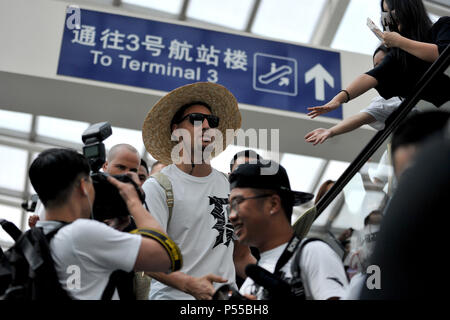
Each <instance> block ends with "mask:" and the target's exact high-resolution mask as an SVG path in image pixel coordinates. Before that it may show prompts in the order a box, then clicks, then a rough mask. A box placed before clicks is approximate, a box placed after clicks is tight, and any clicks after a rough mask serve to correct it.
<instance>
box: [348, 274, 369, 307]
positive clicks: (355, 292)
mask: <svg viewBox="0 0 450 320" xmlns="http://www.w3.org/2000/svg"><path fill="white" fill-rule="evenodd" d="M366 279H367V276H366V275H365V274H362V273H361V272H359V273H357V274H355V275H354V276H353V277H352V278H351V279H350V284H349V285H348V287H347V290H346V293H345V296H344V297H343V298H342V300H358V299H359V296H360V294H361V290H362V289H363V286H364V285H365V284H366Z"/></svg>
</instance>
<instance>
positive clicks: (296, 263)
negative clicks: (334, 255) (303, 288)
mask: <svg viewBox="0 0 450 320" xmlns="http://www.w3.org/2000/svg"><path fill="white" fill-rule="evenodd" d="M313 241H322V242H325V241H323V240H322V239H320V238H304V239H302V241H301V242H300V245H299V246H298V249H297V253H296V254H295V255H294V260H293V261H292V265H291V273H292V276H293V277H294V278H300V277H301V270H300V256H301V254H302V251H303V248H304V247H305V246H306V245H307V244H308V243H310V242H313ZM325 243H326V242H325Z"/></svg>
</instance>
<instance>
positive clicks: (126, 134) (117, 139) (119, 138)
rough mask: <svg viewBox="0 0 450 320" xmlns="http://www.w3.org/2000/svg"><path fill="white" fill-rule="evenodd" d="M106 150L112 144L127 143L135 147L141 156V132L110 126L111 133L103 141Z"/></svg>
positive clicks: (142, 144)
mask: <svg viewBox="0 0 450 320" xmlns="http://www.w3.org/2000/svg"><path fill="white" fill-rule="evenodd" d="M103 143H104V144H105V148H106V150H107V152H108V151H109V149H111V148H112V147H113V146H115V145H116V144H119V143H127V144H130V145H132V146H133V147H135V148H136V150H137V151H138V152H139V154H140V155H141V156H142V151H143V150H144V142H143V141H142V132H141V131H138V130H131V129H125V128H119V127H112V135H110V136H109V137H108V138H106V140H105V141H103Z"/></svg>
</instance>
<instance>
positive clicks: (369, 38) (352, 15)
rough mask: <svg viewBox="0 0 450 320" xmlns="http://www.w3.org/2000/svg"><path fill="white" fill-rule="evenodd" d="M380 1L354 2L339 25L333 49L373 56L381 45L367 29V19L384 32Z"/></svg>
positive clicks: (355, 0) (362, 0)
mask: <svg viewBox="0 0 450 320" xmlns="http://www.w3.org/2000/svg"><path fill="white" fill-rule="evenodd" d="M380 11H381V7H380V1H373V0H352V1H351V2H350V4H349V5H348V8H347V11H346V12H345V14H344V17H343V19H342V21H341V24H340V25H339V28H338V30H337V32H336V36H335V37H334V39H333V42H332V43H331V47H332V48H334V49H339V50H347V51H353V52H358V53H364V54H369V55H372V54H373V52H374V51H375V49H376V48H377V46H378V45H379V44H380V41H379V40H378V38H377V37H376V36H375V35H374V34H373V33H372V31H370V29H369V28H368V27H367V25H366V22H367V18H368V17H369V18H370V19H372V20H373V22H375V24H376V25H377V26H378V27H379V28H380V29H381V30H382V28H381V24H380V18H381V13H380Z"/></svg>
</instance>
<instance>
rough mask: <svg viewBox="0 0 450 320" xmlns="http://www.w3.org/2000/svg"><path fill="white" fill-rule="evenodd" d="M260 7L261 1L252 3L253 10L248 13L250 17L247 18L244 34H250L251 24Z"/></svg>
mask: <svg viewBox="0 0 450 320" xmlns="http://www.w3.org/2000/svg"><path fill="white" fill-rule="evenodd" d="M260 5H261V0H255V2H253V8H252V10H251V11H250V15H249V17H248V21H247V25H246V26H245V29H244V31H245V32H252V28H253V24H254V23H255V18H256V14H257V13H258V9H259V6H260Z"/></svg>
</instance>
